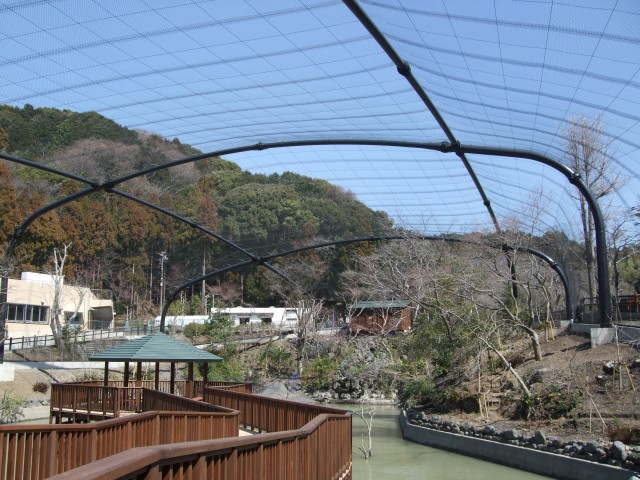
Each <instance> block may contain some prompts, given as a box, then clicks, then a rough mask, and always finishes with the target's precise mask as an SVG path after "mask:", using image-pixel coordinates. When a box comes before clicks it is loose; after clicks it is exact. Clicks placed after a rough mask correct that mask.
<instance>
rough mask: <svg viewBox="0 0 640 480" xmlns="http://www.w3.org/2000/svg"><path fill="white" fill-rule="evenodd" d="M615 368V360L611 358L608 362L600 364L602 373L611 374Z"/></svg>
mask: <svg viewBox="0 0 640 480" xmlns="http://www.w3.org/2000/svg"><path fill="white" fill-rule="evenodd" d="M615 368H616V364H615V362H612V361H611V360H609V361H608V362H604V363H603V364H602V371H603V372H604V373H606V374H607V375H611V374H612V373H613V371H614V370H615Z"/></svg>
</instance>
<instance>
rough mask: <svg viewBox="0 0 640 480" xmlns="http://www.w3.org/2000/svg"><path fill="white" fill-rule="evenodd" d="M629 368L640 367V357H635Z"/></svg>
mask: <svg viewBox="0 0 640 480" xmlns="http://www.w3.org/2000/svg"><path fill="white" fill-rule="evenodd" d="M629 368H640V358H634V359H633V361H632V362H631V365H629Z"/></svg>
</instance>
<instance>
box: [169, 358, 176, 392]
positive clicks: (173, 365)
mask: <svg viewBox="0 0 640 480" xmlns="http://www.w3.org/2000/svg"><path fill="white" fill-rule="evenodd" d="M169 393H171V395H174V394H175V393H176V363H175V362H171V384H170V387H169Z"/></svg>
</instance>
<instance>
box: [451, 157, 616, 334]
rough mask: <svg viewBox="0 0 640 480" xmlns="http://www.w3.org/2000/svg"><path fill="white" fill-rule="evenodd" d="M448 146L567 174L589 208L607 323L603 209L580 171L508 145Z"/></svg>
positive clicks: (608, 297) (608, 303)
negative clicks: (510, 158)
mask: <svg viewBox="0 0 640 480" xmlns="http://www.w3.org/2000/svg"><path fill="white" fill-rule="evenodd" d="M451 148H452V150H461V151H464V152H466V153H472V154H477V155H491V156H495V157H515V158H524V159H529V160H534V161H536V162H540V163H542V164H544V165H547V166H549V167H552V168H554V169H555V170H557V171H559V172H560V173H562V174H563V175H564V176H565V177H566V178H567V180H569V182H570V183H571V184H572V185H574V186H575V187H576V188H577V189H578V190H579V191H580V193H581V194H582V196H583V197H584V199H585V200H586V202H587V204H588V205H589V210H591V215H592V216H593V223H594V228H595V234H596V268H597V270H598V306H599V309H600V325H601V326H602V327H610V326H611V319H612V312H611V311H612V304H611V290H610V286H609V263H608V261H607V238H606V230H605V223H604V216H603V215H602V211H601V210H600V205H599V204H598V200H597V199H596V197H595V196H594V195H593V193H591V190H589V188H588V187H587V186H586V184H585V183H584V182H583V180H582V178H581V177H580V175H578V174H577V173H575V172H574V171H573V170H571V169H570V168H569V167H567V166H566V165H564V164H563V163H560V162H558V161H556V160H553V159H551V158H549V157H545V156H544V155H541V154H538V153H534V152H527V151H524V150H512V149H507V148H492V147H474V146H470V145H456V146H452V147H451Z"/></svg>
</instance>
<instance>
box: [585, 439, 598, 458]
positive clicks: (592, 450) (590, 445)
mask: <svg viewBox="0 0 640 480" xmlns="http://www.w3.org/2000/svg"><path fill="white" fill-rule="evenodd" d="M584 453H586V454H587V455H595V454H597V453H598V444H597V443H596V442H593V441H592V442H587V443H585V445H584Z"/></svg>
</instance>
